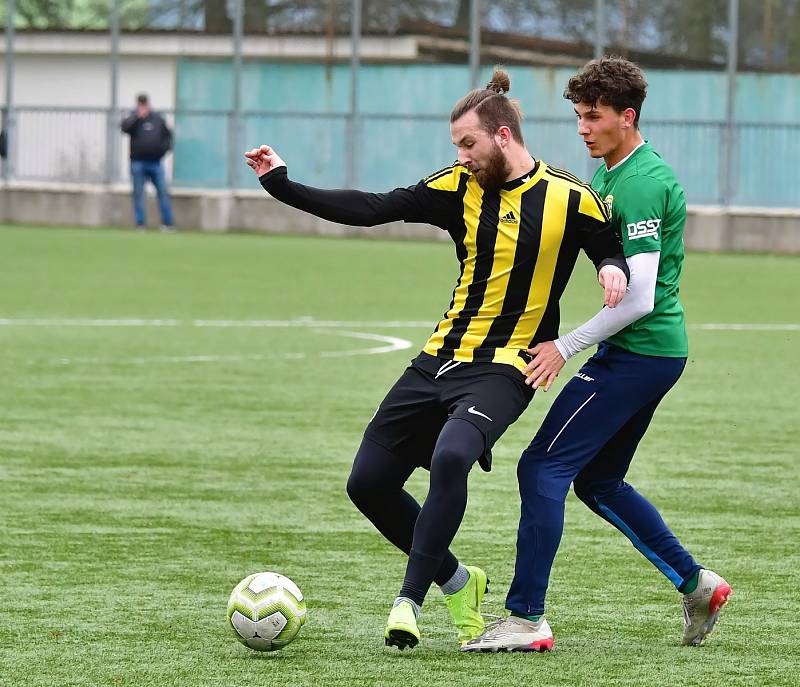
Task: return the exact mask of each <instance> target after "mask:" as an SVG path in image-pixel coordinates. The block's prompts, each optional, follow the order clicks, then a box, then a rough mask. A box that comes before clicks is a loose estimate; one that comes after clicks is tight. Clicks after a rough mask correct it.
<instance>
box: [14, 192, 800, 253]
mask: <svg viewBox="0 0 800 687" xmlns="http://www.w3.org/2000/svg"><path fill="white" fill-rule="evenodd" d="M172 202H173V209H174V214H175V218H176V226H177V227H178V228H179V229H186V230H194V231H198V230H199V231H205V232H226V231H246V232H254V233H275V234H316V235H322V236H337V235H344V234H347V235H356V236H374V237H376V238H377V237H387V236H388V237H392V238H408V239H419V238H423V239H437V240H449V237H448V236H447V234H446V233H445V232H443V231H440V230H437V229H435V228H432V227H429V226H427V225H424V224H405V223H403V222H394V223H392V224H388V225H385V226H382V227H376V228H371V229H370V228H352V227H343V226H341V225H338V224H334V223H332V222H326V221H324V220H320V219H318V218H316V217H312V216H311V215H308V214H306V213H303V212H300V211H298V210H295V209H293V208H290V207H287V206H285V205H283V204H281V203H279V202H277V201H275V200H273V199H272V198H270V197H269V196H268V195H267V194H266V193H265V192H264V191H262V190H260V189H258V188H255V189H254V190H252V191H250V190H236V191H230V190H224V191H214V190H208V189H173V191H172ZM147 203H148V218H149V219H150V225H151V226H154V227H157V226H158V225H159V222H160V218H159V216H158V207H157V204H156V202H155V197H154V195H153V194H152V193H148V199H147ZM0 222H4V223H10V224H40V225H48V226H49V225H65V226H86V227H112V226H132V225H133V210H132V207H131V197H130V188H129V187H128V186H123V185H114V186H102V185H87V184H48V185H47V186H43V185H42V184H34V183H23V182H11V183H8V184H5V185H0ZM685 243H686V247H687V248H689V249H692V250H702V251H717V252H722V251H724V252H756V253H764V252H766V253H788V254H800V209H795V208H784V209H780V208H739V207H711V206H690V207H689V212H688V218H687V223H686V233H685Z"/></svg>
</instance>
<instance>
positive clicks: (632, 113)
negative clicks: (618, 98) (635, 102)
mask: <svg viewBox="0 0 800 687" xmlns="http://www.w3.org/2000/svg"><path fill="white" fill-rule="evenodd" d="M622 115H623V116H624V118H625V124H624V127H625V128H626V129H630V128H631V127H632V126H633V125H634V122H636V110H634V109H633V108H632V107H628V108H626V109H625V110H624V111H623V113H622Z"/></svg>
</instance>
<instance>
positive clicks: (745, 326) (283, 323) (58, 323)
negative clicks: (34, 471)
mask: <svg viewBox="0 0 800 687" xmlns="http://www.w3.org/2000/svg"><path fill="white" fill-rule="evenodd" d="M435 326H436V323H435V322H433V321H432V320H430V321H418V320H407V321H403V320H387V321H383V320H315V319H313V318H310V317H308V318H306V317H304V318H298V319H293V320H175V319H152V320H148V319H136V318H131V319H83V318H77V319H65V318H52V319H51V318H0V327H203V328H220V329H227V328H234V327H241V328H253V329H259V328H281V327H321V328H323V327H324V328H328V327H330V328H345V329H346V328H352V329H357V328H359V327H369V328H372V327H375V328H378V329H392V328H395V329H417V328H424V329H431V330H432V329H433V328H434V327H435ZM561 326H562V328H572V327H576V326H578V323H570V322H562V323H561ZM689 329H699V330H707V331H717V330H720V331H763V332H796V331H800V324H798V323H793V322H786V323H736V322H728V323H708V324H702V323H701V324H690V325H689Z"/></svg>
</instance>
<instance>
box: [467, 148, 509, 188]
mask: <svg viewBox="0 0 800 687" xmlns="http://www.w3.org/2000/svg"><path fill="white" fill-rule="evenodd" d="M510 173H511V166H510V165H509V164H508V160H506V156H505V155H503V151H502V150H500V146H499V145H497V143H494V145H493V146H492V152H491V153H490V155H489V159H488V160H487V161H486V164H484V165H483V166H482V167H481V168H480V169H479V170H478V171H477V172H475V179H476V180H477V182H478V184H480V187H481V188H482V189H483V190H484V191H490V192H493V191H499V190H500V187H501V186H502V185H503V184H504V183H505V182H506V180H507V179H508V175H509V174H510Z"/></svg>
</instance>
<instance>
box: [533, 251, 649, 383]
mask: <svg viewBox="0 0 800 687" xmlns="http://www.w3.org/2000/svg"><path fill="white" fill-rule="evenodd" d="M660 257H661V253H660V252H659V251H652V252H649V253H639V254H637V255H632V256H631V257H629V258H628V259H627V262H628V266H629V269H630V275H631V280H630V283H629V285H628V292H627V294H626V296H625V299H624V300H623V301H622V302H621V303H620V304H619V305H618V306H617V307H615V308H608V307H605V308H603V309H602V310H601V311H600V312H599V313H597V314H596V315H595V316H594V317H592V318H591V319H590V320H588V321H587V322H584V323H583V324H582V325H581V326H580V327H578V328H577V329H573V330H572V331H571V332H569V333H568V334H564V336H560V337H559V338H558V339H556V340H555V341H545V342H543V343H541V344H539V345H537V346H534V347H533V348H531V349H530V350H529V353H531V355H533V356H534V357H533V360H532V361H531V362H530V363H529V364H528V366H527V367H526V368H525V374H526V375H527V378H526V380H525V383H526V384H533V387H534V389H536V388H538V387H539V386H543V387H544V388H545V391H547V390H548V389H549V388H550V385H551V384H552V383H553V381H554V380H555V378H556V376H557V375H558V373H559V372H560V371H561V368H562V367H563V366H564V363H565V362H566V361H567V360H569V359H570V358H571V357H572V356H573V355H575V354H576V353H579V352H580V351H582V350H584V349H586V348H589V346H592V345H594V344H597V343H600V342H601V341H603V340H604V339H607V338H608V337H609V336H612V335H613V334H616V333H617V332H618V331H620V330H622V329H624V328H625V327H627V326H628V325H629V324H631V323H632V322H636V320H638V319H641V318H642V317H644V316H645V315H647V314H649V313H650V312H652V311H653V308H654V307H655V298H656V280H657V278H658V263H659V258H660Z"/></svg>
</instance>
